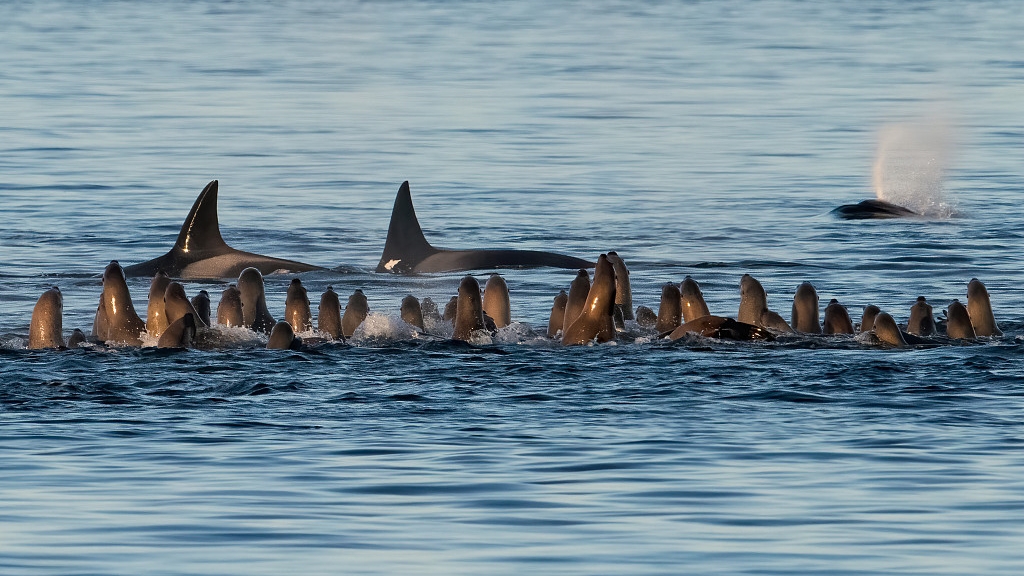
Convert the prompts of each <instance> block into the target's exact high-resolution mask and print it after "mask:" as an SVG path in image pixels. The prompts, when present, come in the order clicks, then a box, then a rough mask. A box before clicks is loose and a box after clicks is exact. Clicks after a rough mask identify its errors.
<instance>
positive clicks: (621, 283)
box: [608, 252, 633, 320]
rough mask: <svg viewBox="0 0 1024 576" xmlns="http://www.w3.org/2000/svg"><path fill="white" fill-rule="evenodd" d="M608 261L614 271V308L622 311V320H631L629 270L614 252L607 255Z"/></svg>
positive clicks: (631, 298)
mask: <svg viewBox="0 0 1024 576" xmlns="http://www.w3.org/2000/svg"><path fill="white" fill-rule="evenodd" d="M608 261H609V262H611V263H612V268H613V269H614V270H615V306H616V307H617V308H618V309H619V310H621V311H622V319H623V320H633V289H632V288H631V287H630V284H629V269H628V268H626V263H625V262H624V261H623V260H622V258H620V257H619V255H618V254H617V253H615V252H609V253H608Z"/></svg>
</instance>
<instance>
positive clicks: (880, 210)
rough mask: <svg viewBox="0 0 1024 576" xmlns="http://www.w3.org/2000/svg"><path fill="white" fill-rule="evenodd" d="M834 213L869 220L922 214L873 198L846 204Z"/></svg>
mask: <svg viewBox="0 0 1024 576" xmlns="http://www.w3.org/2000/svg"><path fill="white" fill-rule="evenodd" d="M832 213H833V214H835V215H836V217H837V218H842V219H843V220H869V219H884V218H919V217H920V216H921V215H920V214H918V213H917V212H914V211H913V210H911V209H909V208H904V207H903V206H898V205H896V204H893V203H891V202H886V201H885V200H878V199H875V198H872V199H871V200H864V201H863V202H858V203H856V204H844V205H842V206H840V207H838V208H836V209H834V210H832Z"/></svg>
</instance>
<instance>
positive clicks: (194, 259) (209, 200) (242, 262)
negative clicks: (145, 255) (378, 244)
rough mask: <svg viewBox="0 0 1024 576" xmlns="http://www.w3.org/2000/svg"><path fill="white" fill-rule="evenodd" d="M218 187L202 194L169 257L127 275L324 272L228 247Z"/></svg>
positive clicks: (213, 185) (136, 267) (138, 266)
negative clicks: (253, 270) (219, 215)
mask: <svg viewBox="0 0 1024 576" xmlns="http://www.w3.org/2000/svg"><path fill="white" fill-rule="evenodd" d="M217 187H218V183H217V180H214V181H213V182H210V183H209V184H207V185H206V188H203V191H202V192H200V193H199V197H198V198H196V202H195V204H193V205H192V210H191V211H190V212H189V213H188V217H187V218H185V223H184V224H182V225H181V232H179V233H178V240H177V241H176V242H175V243H174V247H172V248H171V250H170V251H169V252H167V254H164V255H163V256H160V257H159V258H154V259H152V260H148V261H146V262H142V263H140V264H133V265H132V266H127V267H125V269H124V273H125V275H126V276H153V275H154V274H156V273H157V272H158V271H161V270H162V271H163V272H164V273H165V274H167V275H168V276H170V277H172V278H184V279H189V280H193V279H221V278H235V277H237V276H238V274H239V273H241V272H242V270H244V269H246V268H256V269H257V270H259V271H260V272H261V273H263V274H273V273H275V272H308V271H310V270H323V268H320V267H319V266H312V265H310V264H303V263H302V262H295V261H293V260H284V259H281V258H273V257H270V256H263V255H261V254H253V253H252V252H243V251H241V250H236V249H234V248H232V247H231V246H228V245H227V243H226V242H224V239H223V238H222V237H221V235H220V223H219V221H218V219H217Z"/></svg>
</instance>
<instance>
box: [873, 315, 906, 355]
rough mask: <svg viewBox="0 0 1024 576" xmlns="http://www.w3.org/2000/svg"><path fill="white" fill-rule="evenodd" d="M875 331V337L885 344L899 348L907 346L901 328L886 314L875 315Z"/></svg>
mask: <svg viewBox="0 0 1024 576" xmlns="http://www.w3.org/2000/svg"><path fill="white" fill-rule="evenodd" d="M874 331H875V336H877V337H878V339H879V340H881V341H882V342H884V343H885V344H889V345H891V346H896V347H899V348H902V347H905V346H906V345H907V341H906V340H905V339H904V338H903V332H901V331H900V327H899V326H897V325H896V321H895V320H893V319H892V316H890V315H888V314H886V313H885V312H879V313H878V314H876V315H875V321H874Z"/></svg>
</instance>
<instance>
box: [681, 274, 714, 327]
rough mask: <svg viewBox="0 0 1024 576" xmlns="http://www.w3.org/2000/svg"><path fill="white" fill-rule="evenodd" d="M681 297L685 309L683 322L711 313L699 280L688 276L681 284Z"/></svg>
mask: <svg viewBox="0 0 1024 576" xmlns="http://www.w3.org/2000/svg"><path fill="white" fill-rule="evenodd" d="M679 298H680V304H681V305H682V309H683V322H692V321H694V320H696V319H697V318H702V317H704V316H709V315H711V311H709V310H708V304H707V302H705V301H704V294H703V293H702V292H701V291H700V286H699V285H698V284H697V281H696V280H694V279H693V278H691V277H689V276H687V277H686V278H684V279H683V281H682V282H681V283H680V284H679Z"/></svg>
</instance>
